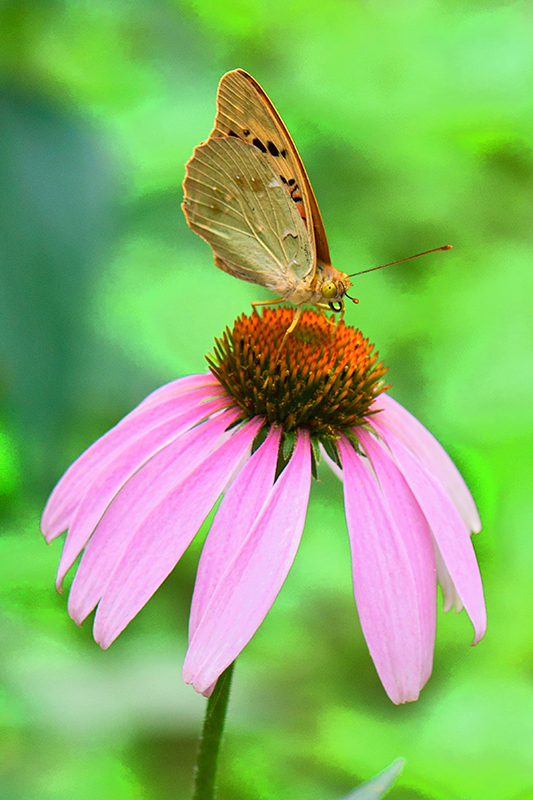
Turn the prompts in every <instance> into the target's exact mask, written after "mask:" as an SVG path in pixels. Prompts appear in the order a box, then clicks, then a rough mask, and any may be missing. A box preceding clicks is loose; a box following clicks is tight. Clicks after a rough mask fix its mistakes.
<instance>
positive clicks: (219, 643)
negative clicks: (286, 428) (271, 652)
mask: <svg viewBox="0 0 533 800" xmlns="http://www.w3.org/2000/svg"><path fill="white" fill-rule="evenodd" d="M310 484H311V451H310V442H309V435H308V433H307V431H303V430H302V431H300V432H299V434H298V440H297V444H296V448H295V451H294V453H293V455H292V458H291V460H290V461H289V464H288V465H287V466H286V468H285V469H284V470H283V472H282V473H281V475H280V477H279V478H278V480H277V481H276V483H275V484H274V486H273V487H272V489H271V491H270V493H269V495H268V497H267V499H266V501H265V503H264V505H263V507H262V509H261V511H260V513H259V515H258V517H257V518H256V520H255V522H254V524H253V526H252V528H251V530H250V533H249V534H248V536H247V537H246V539H245V540H244V541H243V542H242V545H241V547H240V549H239V551H238V553H236V554H235V557H234V559H233V562H232V563H231V564H230V565H228V567H227V568H226V571H225V572H224V574H223V575H222V576H221V577H220V579H219V580H218V583H217V586H216V589H215V590H214V592H213V593H212V595H211V598H210V600H209V602H208V604H207V607H206V609H205V611H204V614H203V616H202V618H201V620H200V621H199V623H198V627H197V628H196V631H195V633H194V636H193V638H192V641H191V643H190V645H189V650H188V652H187V656H186V658H185V664H184V667H183V680H184V681H185V682H186V683H192V685H193V686H194V688H195V689H196V691H198V692H204V693H206V692H208V691H209V689H210V687H211V686H212V684H213V682H214V681H215V680H216V679H217V677H218V676H219V675H220V674H221V672H222V671H223V670H224V669H225V668H226V667H227V666H228V664H230V663H231V662H232V661H233V660H234V659H235V658H236V657H237V655H238V654H239V653H240V652H241V650H242V649H243V647H244V646H245V645H246V644H247V643H248V642H249V641H250V639H251V638H252V636H253V635H254V633H255V631H256V630H257V628H258V627H259V625H260V624H261V622H262V621H263V619H264V618H265V616H266V614H267V612H268V610H269V609H270V607H271V606H272V603H273V602H274V600H275V598H276V597H277V595H278V592H279V591H280V589H281V587H282V585H283V582H284V580H285V578H286V576H287V573H288V571H289V569H290V567H291V565H292V563H293V561H294V557H295V555H296V551H297V549H298V545H299V542H300V538H301V534H302V531H303V527H304V523H305V515H306V511H307V503H308V500H309V491H310ZM251 490H252V488H251ZM237 513H238V510H237V509H236V514H237Z"/></svg>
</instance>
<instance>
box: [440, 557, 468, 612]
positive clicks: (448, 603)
mask: <svg viewBox="0 0 533 800" xmlns="http://www.w3.org/2000/svg"><path fill="white" fill-rule="evenodd" d="M435 562H436V564H437V579H438V581H439V583H440V588H441V589H442V597H443V609H444V611H450V610H451V609H452V608H453V607H454V606H455V611H456V613H457V614H458V613H459V612H460V611H462V610H463V608H464V606H463V603H462V600H461V598H460V597H459V595H458V594H457V589H456V588H455V586H454V585H453V581H452V579H451V576H450V573H449V572H448V568H447V567H446V564H445V563H444V559H443V558H442V556H441V554H440V550H439V548H438V547H437V545H435Z"/></svg>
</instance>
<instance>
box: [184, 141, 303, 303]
mask: <svg viewBox="0 0 533 800" xmlns="http://www.w3.org/2000/svg"><path fill="white" fill-rule="evenodd" d="M184 189H185V199H184V203H183V210H184V212H185V216H186V218H187V222H188V223H189V225H190V227H191V228H192V229H193V231H195V233H198V234H199V235H200V236H202V237H203V238H204V239H205V240H206V241H207V242H209V244H210V245H211V247H212V248H213V253H214V256H215V263H216V264H217V266H218V267H220V268H221V269H223V270H225V271H226V272H229V273H230V274H232V275H235V277H237V278H241V279H242V280H246V281H251V282H252V283H259V284H261V285H262V286H267V287H268V288H269V289H272V290H273V291H275V292H278V293H280V294H282V296H287V295H290V294H291V293H292V292H293V291H295V290H296V289H297V287H298V284H299V283H300V282H301V280H302V278H303V277H304V276H305V275H306V274H308V272H309V269H310V266H311V264H312V262H313V255H314V254H313V251H312V247H311V243H310V241H309V237H308V235H307V230H306V227H305V224H304V222H303V220H302V218H301V216H300V214H299V213H298V209H297V207H296V204H295V203H293V202H292V200H291V198H290V195H289V194H288V192H287V190H286V187H285V186H284V185H283V183H282V181H281V179H280V178H279V175H276V174H275V173H274V172H273V171H272V169H271V166H270V163H269V161H268V160H267V159H265V158H264V157H263V154H262V153H261V152H260V151H259V150H258V149H257V148H256V147H254V146H253V145H249V144H247V143H246V142H243V141H241V140H240V139H239V138H236V137H228V138H212V139H209V140H208V141H207V142H205V143H204V144H201V145H199V146H198V147H196V148H195V151H194V154H193V157H192V158H191V160H190V161H189V163H188V164H187V172H186V177H185V182H184Z"/></svg>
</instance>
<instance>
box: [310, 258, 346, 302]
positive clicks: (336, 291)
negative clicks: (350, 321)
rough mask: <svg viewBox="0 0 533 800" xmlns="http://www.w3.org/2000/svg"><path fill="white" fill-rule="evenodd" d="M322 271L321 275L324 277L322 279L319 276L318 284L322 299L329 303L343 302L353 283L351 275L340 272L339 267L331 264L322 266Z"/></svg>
mask: <svg viewBox="0 0 533 800" xmlns="http://www.w3.org/2000/svg"><path fill="white" fill-rule="evenodd" d="M320 272H321V273H322V275H321V276H320V277H322V278H323V280H322V281H320V277H319V280H318V286H317V289H318V293H319V294H320V299H321V300H322V301H324V300H325V301H326V302H328V303H329V304H332V303H341V304H342V301H343V299H344V297H345V296H346V292H347V291H348V289H349V288H350V286H351V285H352V282H351V280H350V279H349V277H348V276H347V275H345V273H344V272H340V271H339V270H338V269H335V267H332V266H331V264H330V265H328V266H327V267H322V269H321V270H320ZM320 272H319V275H320Z"/></svg>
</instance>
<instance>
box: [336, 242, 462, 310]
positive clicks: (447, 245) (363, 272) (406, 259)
mask: <svg viewBox="0 0 533 800" xmlns="http://www.w3.org/2000/svg"><path fill="white" fill-rule="evenodd" d="M452 247H453V245H451V244H445V245H444V247H435V248H434V249H433V250H424V252H423V253H417V254H416V256H407V258H399V259H398V261H391V262H390V264H381V265H380V266H379V267H371V268H370V269H363V270H362V271H361V272H353V273H352V274H351V275H348V277H349V278H355V276H356V275H364V274H365V272H374V270H376V269H383V267H392V265H393V264H401V263H402V261H409V260H410V259H411V258H418V256H427V254H428V253H437V252H438V251H439V250H451V249H452ZM350 299H352V298H350Z"/></svg>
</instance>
